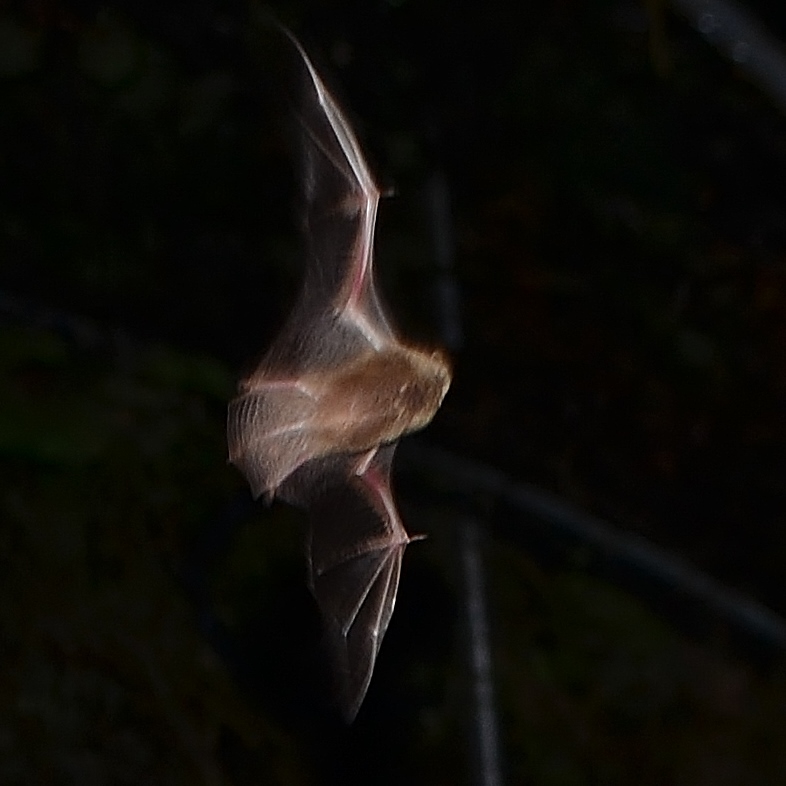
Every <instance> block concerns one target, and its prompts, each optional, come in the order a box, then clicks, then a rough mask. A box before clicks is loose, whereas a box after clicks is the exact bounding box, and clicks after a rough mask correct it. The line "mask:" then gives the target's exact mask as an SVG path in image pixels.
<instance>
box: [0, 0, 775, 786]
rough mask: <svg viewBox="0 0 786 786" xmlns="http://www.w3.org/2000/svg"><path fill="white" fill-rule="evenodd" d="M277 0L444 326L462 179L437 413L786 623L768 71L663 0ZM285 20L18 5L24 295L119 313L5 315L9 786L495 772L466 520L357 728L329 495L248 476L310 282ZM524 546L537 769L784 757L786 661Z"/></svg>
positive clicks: (522, 756) (505, 602)
mask: <svg viewBox="0 0 786 786" xmlns="http://www.w3.org/2000/svg"><path fill="white" fill-rule="evenodd" d="M752 5H755V7H756V8H760V9H761V10H762V12H763V13H765V18H766V19H767V20H768V23H769V24H771V25H772V27H773V29H774V30H776V31H777V30H783V29H784V27H783V25H784V24H785V21H784V16H783V13H782V9H781V8H780V6H777V5H775V4H772V3H766V2H764V0H761V1H760V2H757V4H752ZM276 12H277V13H278V15H279V16H280V18H282V19H283V20H284V21H285V22H287V23H289V24H291V25H292V26H293V28H294V29H296V31H297V32H298V33H299V34H302V35H303V37H304V40H305V41H306V43H307V44H313V47H312V49H313V51H314V55H315V57H317V56H318V54H319V53H321V54H322V55H323V58H324V60H325V62H326V64H327V65H328V67H329V68H330V67H332V70H333V72H334V75H335V77H336V79H335V81H336V82H337V83H338V86H339V88H343V89H340V92H341V93H342V95H343V96H344V97H346V98H348V102H347V103H348V107H349V109H350V111H351V113H352V114H353V116H355V113H356V117H357V119H358V128H359V130H360V132H361V136H362V137H363V139H364V144H366V145H367V146H368V148H369V151H370V157H371V159H372V161H373V162H374V163H375V169H376V170H377V171H378V172H380V179H381V181H382V182H383V183H386V184H388V183H395V184H396V186H397V189H398V194H399V196H398V198H396V199H391V200H387V201H386V202H385V204H384V205H383V210H382V211H381V215H380V223H381V226H380V230H381V231H380V243H379V268H380V272H381V276H382V280H383V284H384V289H385V292H386V294H387V295H388V296H389V298H390V300H391V301H393V303H394V306H395V312H396V314H397V316H398V318H399V320H400V322H401V324H402V325H403V326H404V327H405V328H406V329H407V331H408V332H413V333H414V334H415V335H428V334H429V333H430V334H432V335H433V334H434V332H435V331H436V325H435V316H434V311H435V309H434V308H433V302H432V301H433V295H432V291H433V290H432V288H431V284H432V283H433V278H434V277H435V275H436V274H435V272H434V270H433V269H432V265H431V258H432V256H433V252H432V248H431V246H430V243H431V239H430V226H429V223H430V218H429V216H428V214H427V212H426V211H425V210H424V208H423V204H422V203H423V202H424V201H425V199H421V196H422V195H423V194H424V193H425V187H424V183H425V182H426V180H427V178H428V176H429V174H430V173H431V172H432V171H433V169H434V168H440V169H441V170H443V171H444V172H445V173H446V175H447V177H448V180H449V182H450V184H451V189H452V193H451V195H452V198H453V209H454V212H455V224H456V227H457V229H458V237H457V246H458V247H457V256H458V265H459V269H458V273H459V278H460V285H461V292H462V297H463V316H464V319H465V324H464V332H465V335H466V337H467V339H466V346H465V347H464V348H463V349H462V351H461V352H460V353H458V356H457V357H456V359H455V360H456V372H457V375H456V382H455V386H454V389H453V391H452V392H451V395H450V397H449V398H448V400H447V402H446V406H445V408H444V410H443V412H442V413H441V414H440V416H439V418H438V420H437V422H436V423H435V424H434V427H433V429H432V431H431V434H432V436H433V437H434V438H435V439H438V440H440V441H441V442H442V443H443V444H446V445H451V446H453V447H454V448H455V449H456V450H459V451H461V452H465V453H469V454H472V455H475V456H478V457H482V458H485V459H487V460H488V461H489V462H492V463H494V464H496V465H498V466H500V467H503V468H505V469H506V470H508V471H510V472H511V473H512V474H514V475H516V476H518V477H526V478H528V479H531V480H534V481H536V482H538V483H540V484H542V485H544V486H546V487H549V488H552V489H554V490H557V491H559V492H560V493H561V494H563V495H565V496H567V497H570V498H572V499H573V500H574V501H576V502H578V503H580V504H581V505H583V506H584V507H586V508H587V509H592V510H595V511H597V512H599V513H601V514H603V515H605V516H607V517H609V518H611V519H614V520H616V521H617V522H619V523H620V524H621V525H623V526H626V527H630V528H634V529H636V530H638V531H639V532H641V533H643V534H645V535H647V536H648V537H651V538H653V539H656V540H660V541H661V542H663V543H666V544H669V545H671V546H673V547H674V548H675V549H679V550H680V551H681V552H682V553H684V554H687V555H689V556H690V557H691V558H692V559H694V560H695V561H697V562H699V563H700V564H702V565H703V566H705V567H707V568H710V569H712V570H713V571H714V572H715V573H717V574H718V575H720V576H722V577H725V578H726V579H728V580H729V581H732V582H734V583H735V584H736V585H738V586H741V587H744V588H745V589H747V590H749V591H750V592H752V593H754V594H756V595H757V596H758V597H760V598H762V599H765V600H766V601H767V602H769V603H770V604H771V605H772V606H773V607H775V608H777V609H779V610H781V611H783V610H784V609H786V595H785V594H784V592H783V582H782V578H781V577H782V572H783V563H784V557H785V556H786V527H785V526H784V524H785V523H786V514H785V513H784V511H786V493H784V484H783V476H784V475H783V473H784V471H785V470H786V463H785V461H784V456H786V452H785V451H784V447H786V407H784V402H785V401H786V355H784V352H785V351H786V350H784V347H786V222H785V221H784V216H785V215H786V146H784V144H783V138H784V128H786V125H785V124H786V121H785V120H784V119H783V117H782V116H780V115H779V114H778V113H777V112H776V111H775V110H774V109H773V107H771V106H770V105H769V104H768V102H767V99H766V97H763V96H762V95H760V94H759V93H758V92H757V90H756V88H755V87H754V86H752V85H750V84H748V83H747V82H745V81H744V80H742V79H740V78H739V75H738V74H737V73H736V72H735V71H734V68H733V66H731V65H729V64H727V63H724V62H722V61H721V60H720V59H719V58H718V57H717V56H716V55H715V54H714V53H713V52H712V51H710V49H709V48H708V47H707V46H706V45H705V44H704V43H702V42H701V41H700V40H699V39H698V38H697V36H696V35H695V34H694V33H693V32H692V31H690V30H689V29H688V28H687V27H686V26H685V25H684V24H683V23H682V22H680V21H679V20H678V19H676V18H674V17H673V16H671V15H670V13H669V11H668V8H667V7H666V6H665V4H664V3H658V2H648V3H637V2H621V1H616V0H601V1H600V2H596V3H592V4H584V3H579V2H575V0H567V1H566V0H559V2H556V1H552V0H544V2H540V3H532V4H524V5H523V6H522V5H521V4H515V3H507V2H503V1H502V0H495V1H494V2H490V3H487V4H485V5H484V7H483V9H479V8H478V7H477V5H471V4H468V3H461V2H453V3H451V4H445V3H441V2H439V0H428V1H426V0H424V1H423V2H418V3H415V2H408V1H407V0H403V1H402V2H379V3H353V2H346V3H340V4H331V5H330V6H328V5H322V4H310V5H309V6H308V7H307V6H306V4H303V3H280V4H276ZM267 45H268V44H267V43H266V39H264V38H263V37H260V36H258V31H255V30H253V29H251V28H250V27H249V25H248V15H247V7H246V5H245V3H243V2H231V1H230V0H216V2H207V3H199V4H194V5H191V4H185V3H173V4H170V5H167V6H166V7H164V6H160V5H158V4H154V3H152V2H149V1H148V0H133V1H132V0H116V1H115V2H111V3H97V2H94V1H93V0H87V2H70V1H69V0H24V1H23V2H16V3H9V4H5V5H3V6H0V106H2V111H0V287H2V289H3V290H6V291H11V292H14V293H18V294H23V295H26V296H27V297H28V298H29V299H30V300H31V301H32V302H40V303H42V304H46V305H49V306H55V307H58V308H60V309H65V310H68V311H71V312H75V313H78V314H85V315H88V316H90V317H91V318H92V319H95V320H98V322H99V323H100V324H102V325H103V326H104V327H103V330H104V332H105V334H106V336H109V337H110V338H109V339H108V340H107V341H106V342H105V343H104V346H103V349H102V348H97V347H95V346H93V345H92V344H91V341H90V340H89V337H85V336H82V337H80V335H79V334H78V331H77V333H76V334H75V335H66V333H65V332H63V331H60V330H58V328H57V326H56V325H50V326H49V328H48V329H46V330H44V329H42V328H35V327H34V326H31V325H32V323H35V320H34V319H31V320H29V322H30V323H31V324H26V323H25V320H24V318H19V319H17V321H16V326H14V325H5V324H4V325H3V326H2V329H0V473H2V478H3V480H2V483H0V505H1V506H2V507H1V508H0V520H1V521H2V526H1V527H0V565H2V571H1V572H0V575H1V576H2V579H1V580H2V583H3V589H2V594H1V595H0V598H2V600H0V641H1V642H2V647H1V648H0V651H1V652H2V664H3V669H2V672H0V674H2V676H0V698H2V701H0V754H1V755H0V781H2V782H3V783H8V784H27V783H53V784H59V783H85V784H89V783H97V784H98V783H101V784H103V783H107V784H109V783H111V784H115V783H129V784H130V783H173V784H174V783H209V784H220V783H232V784H235V783H237V784H247V783H248V784H251V783H282V784H283V783H342V784H347V783H353V782H357V783H361V782H362V783H369V782H371V783H376V784H384V783H402V782H403V783H408V784H418V783H424V784H425V783H429V784H442V783H444V784H448V783H459V782H462V781H463V780H464V779H465V778H466V773H465V770H466V764H467V762H466V756H465V754H464V750H463V748H464V746H463V743H462V742H457V741H458V740H461V739H462V737H461V735H462V734H463V733H464V729H463V727H462V721H463V716H464V715H465V713H466V709H465V707H466V694H465V691H464V689H463V686H462V684H461V683H462V677H461V675H462V669H461V666H460V662H459V660H458V651H459V648H458V647H457V646H456V644H455V641H456V640H457V639H458V638H459V637H460V635H461V632H460V628H459V626H458V625H457V623H456V620H457V605H458V604H457V601H456V598H457V596H458V595H457V589H456V587H457V586H458V582H457V581H456V580H455V577H454V576H453V570H454V566H453V565H452V560H453V557H452V556H451V552H450V548H449V546H448V545H446V544H449V542H450V538H451V535H450V532H451V527H450V518H451V515H453V514H452V512H451V511H449V510H438V511H431V512H425V511H422V510H406V509H405V514H406V518H407V521H408V522H410V523H411V528H412V529H413V531H429V532H432V533H433V537H432V538H430V539H429V541H427V542H426V543H423V544H418V547H417V548H416V547H415V546H413V548H412V549H410V551H411V552H412V556H410V554H409V553H408V554H407V561H406V564H405V569H404V576H403V582H402V588H401V593H400V598H399V603H398V607H397V608H398V611H397V614H396V615H395V617H394V620H393V623H392V625H391V628H390V631H389V633H388V636H387V638H386V643H385V647H384V648H383V650H382V654H381V656H380V661H379V664H378V670H377V674H376V676H375V680H374V682H373V683H372V687H371V691H370V694H369V700H368V702H367V705H366V706H365V707H364V709H363V711H362V713H361V716H360V717H359V720H358V723H357V725H356V726H355V727H353V728H352V729H349V730H344V729H342V728H341V727H340V726H338V725H337V722H336V719H335V718H334V716H333V715H331V714H330V712H329V710H328V709H327V708H326V706H325V695H324V694H325V693H326V691H325V689H324V686H323V685H321V684H320V680H321V675H320V672H319V665H318V664H319V647H318V634H317V626H316V620H315V615H314V611H313V606H312V604H311V603H310V600H309V597H308V594H307V592H306V590H305V588H304V586H303V582H302V573H303V571H302V565H301V563H300V557H299V537H300V535H299V532H300V530H299V518H298V517H297V515H296V514H294V513H292V512H291V511H288V510H286V509H284V508H279V507H274V508H272V509H270V510H265V511H264V512H263V511H261V510H259V509H257V510H255V509H253V508H251V507H250V505H249V504H248V503H247V502H246V503H242V502H237V500H243V499H244V497H243V492H242V491H241V489H242V481H241V479H240V478H239V477H238V476H237V474H236V473H234V472H233V471H232V470H231V469H230V468H228V467H226V466H225V446H224V436H223V429H224V411H225V402H226V400H227V399H228V397H229V396H230V395H231V391H232V387H233V385H232V380H233V378H234V377H235V376H236V372H237V370H238V368H239V367H240V366H241V365H242V364H243V363H248V362H249V360H250V359H251V357H252V356H253V354H254V353H255V352H258V351H259V350H260V349H261V348H263V347H264V345H265V342H266V338H267V336H269V335H271V334H272V332H273V331H274V330H275V328H276V325H277V323H278V322H279V321H280V319H281V317H282V315H283V314H284V313H286V310H287V305H288V302H289V299H290V298H291V296H292V292H293V287H294V285H295V281H296V278H297V269H296V265H295V264H294V260H295V258H296V255H295V253H294V249H295V247H296V242H297V239H296V218H295V217H293V209H292V208H293V205H294V203H295V199H294V196H295V183H294V178H293V171H294V168H293V166H292V163H291V157H288V155H289V154H288V153H287V146H286V140H285V139H284V138H283V137H282V135H281V133H280V128H281V125H282V124H281V118H279V117H277V116H276V113H275V111H274V110H272V109H271V104H270V102H269V101H268V100H267V98H266V96H265V94H264V93H263V91H262V90H261V89H260V87H259V84H258V83H259V82H260V81H262V80H263V78H264V77H267V78H268V80H269V81H273V82H275V81H277V80H278V81H281V82H285V81H286V75H285V74H283V73H281V74H279V73H278V72H276V71H275V69H272V68H271V69H270V70H268V72H267V73H261V72H260V66H259V64H258V63H259V62H265V63H267V62H269V61H268V59H267V58H268V55H271V53H270V52H268V51H267V50H266V47H267ZM0 294H1V293H0ZM16 316H17V317H19V314H17V315H16ZM129 334H130V335H133V336H134V337H135V340H131V339H129V338H128V335H129ZM230 368H231V369H232V371H231V372H230V371H229V369H230ZM232 500H234V502H231V501H232ZM244 504H245V505H246V506H245V507H244V506H243V505H244ZM443 521H444V522H445V523H444V525H443V524H441V523H440V522H443ZM491 552H492V553H491V554H490V561H489V564H490V567H491V574H492V576H493V580H492V597H493V601H494V602H493V608H494V614H495V630H496V631H497V632H498V641H497V642H496V643H497V644H498V652H497V667H498V676H499V682H498V685H499V693H500V699H501V705H502V711H503V728H504V736H505V744H506V753H507V764H508V773H507V774H508V776H509V781H510V782H511V783H520V782H528V783H536V784H543V785H544V786H545V785H549V786H551V785H552V784H553V786H561V785H562V784H565V785H568V784H596V783H603V784H624V783H638V782H641V783H644V784H649V783H652V784H656V783H674V784H683V783H684V784H703V783H708V784H709V783H713V784H727V783H728V784H733V783H734V784H737V783H745V784H759V783H761V784H779V783H781V782H782V781H783V779H784V776H786V761H784V749H783V746H782V744H780V741H779V739H778V733H779V730H780V729H781V728H782V727H783V722H784V718H783V707H784V706H786V686H785V685H784V681H783V680H784V678H783V675H779V674H777V673H772V674H764V673H759V672H757V671H755V670H754V669H753V668H752V667H751V666H750V665H747V664H745V663H743V662H740V661H738V660H736V659H734V658H732V657H731V656H729V655H728V654H725V652H724V649H723V647H722V646H721V644H720V642H721V641H722V638H723V636H722V632H721V633H719V642H709V643H706V644H704V645H698V644H696V643H686V642H685V641H684V640H682V639H681V638H680V637H678V636H676V635H675V634H674V632H673V631H672V630H671V629H670V628H669V627H668V626H667V625H666V624H665V623H663V622H662V621H659V620H657V619H655V618H654V616H653V615H652V614H651V613H650V612H648V611H647V610H646V609H644V608H643V607H641V605H640V604H639V603H638V602H636V601H635V600H633V599H631V598H630V597H627V596H626V595H624V594H623V593H620V592H618V591H616V590H614V589H613V588H610V587H609V586H606V585H603V584H601V583H599V582H598V581H597V580H594V579H589V578H587V577H586V576H582V575H579V574H574V573H570V572H568V573H565V572H560V571H545V570H543V569H542V568H539V567H537V566H535V565H534V564H533V563H532V561H531V560H530V559H528V558H527V557H526V556H525V555H521V554H516V553H513V552H511V551H507V550H505V549H502V548H499V547H494V548H493V549H492V550H491ZM459 749H460V753H457V750H459Z"/></svg>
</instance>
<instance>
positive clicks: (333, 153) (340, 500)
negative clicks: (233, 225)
mask: <svg viewBox="0 0 786 786" xmlns="http://www.w3.org/2000/svg"><path fill="white" fill-rule="evenodd" d="M285 33H286V35H287V36H288V37H289V39H290V40H291V41H292V43H293V45H294V46H295V48H296V50H297V53H298V56H299V58H300V64H301V66H302V69H303V77H304V79H303V81H304V84H305V88H304V93H303V98H302V102H301V104H300V106H299V108H298V112H297V114H298V120H299V124H300V129H301V135H302V142H303V144H302V149H303V158H302V160H303V173H302V177H303V186H304V189H303V190H304V193H303V196H304V202H305V227H304V235H305V239H306V257H307V265H306V273H305V279H304V283H303V287H302V290H301V293H300V296H299V298H298V301H297V302H296V304H295V307H294V309H293V311H292V314H291V315H290V317H289V319H288V320H287V322H286V323H285V325H284V327H283V329H282V331H281V333H280V335H279V336H278V337H277V338H276V339H275V340H274V342H273V344H272V346H271V347H270V348H269V350H268V351H267V353H266V354H265V356H264V357H263V359H262V361H261V362H260V364H259V366H258V367H257V369H256V370H255V371H254V372H253V373H252V374H251V375H250V376H248V377H247V378H246V379H244V380H243V381H242V382H241V383H240V385H239V392H238V396H237V398H235V399H234V400H233V401H232V402H231V403H230V406H229V418H228V426H227V435H228V443H229V458H230V461H231V462H232V463H234V464H235V465H236V466H237V467H238V468H239V469H240V470H241V471H242V472H243V474H244V475H245V476H246V478H247V479H248V482H249V484H250V486H251V490H252V493H253V494H254V496H255V497H258V496H264V497H265V498H266V499H268V500H270V499H272V498H273V497H274V496H277V497H280V498H282V499H284V500H285V501H287V502H290V503H292V504H295V505H299V506H302V507H304V508H306V509H307V510H308V511H309V519H310V535H309V538H308V545H307V552H308V554H307V556H308V564H309V583H310V586H311V590H312V592H313V594H314V596H315V598H316V601H317V605H318V606H319V609H320V612H321V614H322V617H323V619H324V623H325V630H326V634H327V639H328V643H329V646H330V650H331V653H332V655H333V659H334V664H335V667H336V675H337V683H338V695H339V701H340V704H341V706H342V709H343V711H344V714H345V715H346V716H347V717H348V719H350V720H351V719H352V718H354V716H355V714H356V713H357V711H358V709H359V707H360V704H361V703H362V701H363V698H364V696H365V693H366V690H367V688H368V684H369V681H370V679H371V674H372V671H373V668H374V662H375V660H376V656H377V653H378V651H379V645H380V643H381V640H382V637H383V635H384V633H385V630H386V628H387V625H388V622H389V621H390V616H391V614H392V612H393V606H394V602H395V598H396V592H397V589H398V580H399V573H400V569H401V558H402V555H403V552H404V549H405V547H406V546H407V544H408V543H409V542H410V541H411V540H412V539H411V538H410V536H409V535H408V534H407V532H406V530H405V529H404V526H403V524H402V523H401V520H400V518H399V515H398V511H397V510H396V506H395V504H394V501H393V497H392V493H391V489H390V466H391V461H392V458H393V453H394V451H395V445H396V441H397V440H398V439H399V438H400V437H401V436H403V435H404V434H407V433H409V432H412V431H415V430H417V429H420V428H423V427H424V426H425V425H427V424H428V423H429V421H430V420H431V419H432V418H433V416H434V414H435V413H436V411H437V409H438V408H439V406H440V404H441V402H442V399H443V398H444V396H445V393H446V392H447V389H448V386H449V384H450V370H449V367H448V364H447V362H446V360H445V358H444V356H443V355H442V354H441V353H440V352H438V351H424V350H421V349H418V348H415V347H411V346H408V345H406V344H404V343H403V342H401V341H400V340H399V339H398V337H397V336H396V334H395V332H394V331H393V329H392V327H391V325H390V323H389V321H388V319H387V317H386V315H385V312H384V310H383V308H382V305H381V303H380V300H379V297H378V295H377V291H376V289H375V285H374V277H373V240H374V227H375V222H376V215H377V205H378V202H379V197H380V191H379V189H378V187H377V185H376V184H375V182H374V180H373V178H372V176H371V173H370V172H369V169H368V166H367V165H366V162H365V160H364V158H363V155H362V152H361V150H360V146H359V144H358V142H357V139H356V138H355V135H354V133H353V132H352V129H351V128H350V126H349V124H348V123H347V121H346V119H345V118H344V115H343V114H342V112H341V110H340V109H339V107H338V105H337V103H336V102H335V100H334V99H333V97H332V96H331V95H330V93H329V92H328V91H327V89H326V88H325V86H324V84H323V82H322V80H321V79H320V77H319V75H318V74H317V72H316V71H315V69H314V67H313V65H312V64H311V61H310V60H309V58H308V57H307V55H306V53H305V52H304V50H303V48H302V47H301V46H300V44H299V43H298V42H297V41H296V40H295V38H294V37H293V36H292V35H291V34H290V33H288V32H287V31H285Z"/></svg>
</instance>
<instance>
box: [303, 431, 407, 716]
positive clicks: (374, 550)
mask: <svg viewBox="0 0 786 786" xmlns="http://www.w3.org/2000/svg"><path fill="white" fill-rule="evenodd" d="M395 447H396V446H395V444H393V445H385V446H383V447H380V448H378V449H377V450H376V451H374V452H370V453H369V454H367V456H365V457H362V458H361V459H358V457H357V456H356V457H354V460H353V463H354V466H355V471H354V472H352V474H350V476H349V477H347V478H346V480H345V482H344V483H337V484H331V485H330V486H329V487H328V488H327V489H325V490H324V491H323V492H322V493H320V494H319V495H318V496H317V497H316V498H312V499H311V500H310V501H309V512H310V518H311V532H310V538H309V542H308V564H309V582H310V585H311V590H312V592H313V594H314V597H315V598H316V601H317V605H318V606H319V609H320V612H321V614H322V617H323V620H324V624H325V632H326V640H327V644H328V648H329V650H330V655H331V657H332V658H333V661H334V666H335V673H336V679H337V685H336V687H337V695H338V701H339V704H340V706H341V709H342V710H343V712H344V715H345V717H346V718H347V720H348V721H351V720H352V719H353V718H354V717H355V715H356V714H357V711H358V709H359V708H360V705H361V703H362V701H363V698H364V697H365V695H366V691H367V690H368V685H369V682H370V681H371V675H372V672H373V670H374V664H375V662H376V658H377V653H378V652H379V647H380V644H381V643H382V637H383V636H384V635H385V631H386V630H387V627H388V623H389V622H390V617H391V615H392V613H393V606H394V604H395V601H396V593H397V591H398V581H399V575H400V572H401V559H402V556H403V554H404V549H405V548H406V546H407V544H408V543H409V542H410V540H411V538H410V537H409V535H408V534H407V532H406V530H405V529H404V526H403V524H402V523H401V519H400V518H399V514H398V511H397V510H396V507H395V504H394V502H393V497H392V494H391V491H390V463H391V460H392V458H393V453H394V451H395ZM350 471H351V470H350ZM295 496H297V495H295ZM290 500H292V495H291V494H290Z"/></svg>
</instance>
